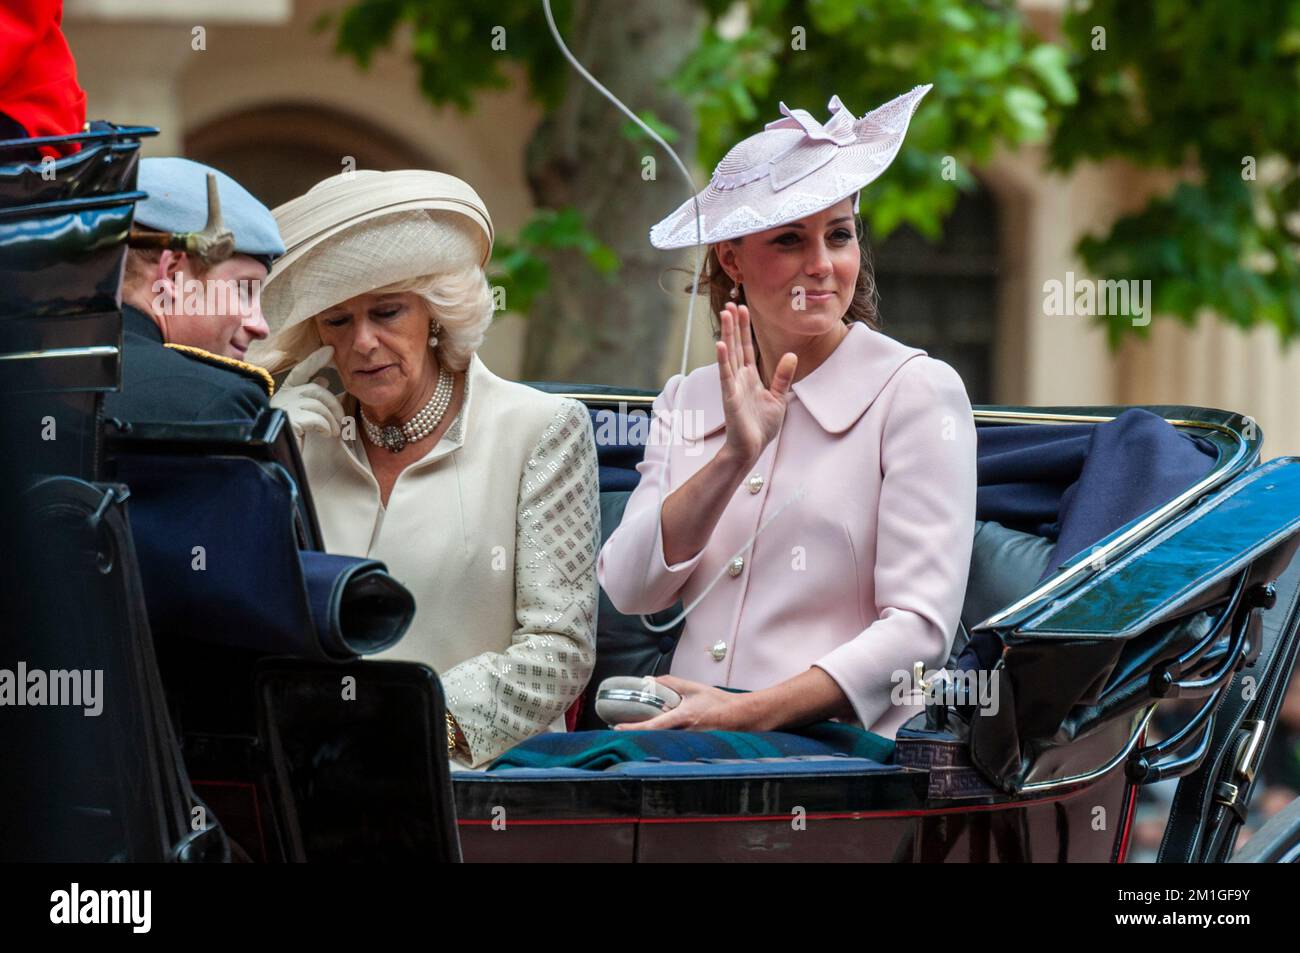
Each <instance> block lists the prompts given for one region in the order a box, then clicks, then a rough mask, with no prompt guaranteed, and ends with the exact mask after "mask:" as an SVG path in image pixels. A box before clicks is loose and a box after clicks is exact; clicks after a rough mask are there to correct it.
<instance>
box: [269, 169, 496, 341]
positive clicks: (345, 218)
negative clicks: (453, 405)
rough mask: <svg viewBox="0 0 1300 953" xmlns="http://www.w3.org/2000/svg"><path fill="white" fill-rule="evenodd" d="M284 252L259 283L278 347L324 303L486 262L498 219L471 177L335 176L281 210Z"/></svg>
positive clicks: (421, 173)
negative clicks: (469, 181)
mask: <svg viewBox="0 0 1300 953" xmlns="http://www.w3.org/2000/svg"><path fill="white" fill-rule="evenodd" d="M272 214H273V215H274V216H275V220H276V223H277V224H278V225H279V227H280V234H281V236H282V237H283V239H284V245H285V254H284V257H282V258H280V259H279V260H278V261H277V262H276V265H275V270H274V271H273V272H272V273H271V275H270V277H269V278H268V279H267V281H266V284H265V285H264V286H263V290H262V312H263V314H264V315H265V316H266V319H267V323H268V324H269V325H270V329H271V334H272V339H271V340H270V341H267V342H264V345H263V347H262V348H259V350H263V351H264V352H265V351H267V350H272V351H273V350H276V349H277V346H276V342H277V341H278V340H283V338H284V336H285V334H286V332H290V331H292V329H293V328H294V327H295V326H297V325H299V324H301V323H302V322H303V321H305V320H307V319H308V318H310V317H311V316H313V315H315V314H319V313H320V312H322V311H324V310H325V309H326V308H329V307H332V306H333V305H336V304H339V303H340V302H342V301H347V300H348V299H349V298H353V297H356V296H357V295H360V294H367V293H369V292H371V291H374V290H376V289H378V288H384V287H387V286H389V285H394V284H397V283H399V282H403V281H408V280H410V279H413V278H420V277H424V276H426V275H436V274H440V273H446V272H453V271H458V270H461V269H463V268H466V267H472V266H474V265H477V266H479V267H482V266H484V265H486V264H487V262H488V259H489V258H490V257H491V254H492V240H493V231H492V218H491V216H489V215H488V210H487V206H486V205H484V204H483V200H482V199H480V198H479V196H478V193H477V192H475V191H474V190H473V189H472V188H471V187H470V186H469V185H468V184H466V183H465V182H463V181H461V180H460V179H458V178H456V177H455V176H452V175H447V174H445V173H442V172H430V171H426V170H422V169H404V170H400V171H395V172H376V171H372V170H357V171H355V172H344V173H340V174H339V175H335V176H331V177H330V178H328V179H324V180H322V181H321V182H318V183H317V184H316V185H314V186H313V187H312V188H311V189H310V190H309V191H308V192H306V193H305V194H303V195H300V196H299V197H298V198H296V199H292V200H290V201H288V202H286V203H285V204H283V205H281V206H279V207H278V208H276V209H274V210H273V212H272Z"/></svg>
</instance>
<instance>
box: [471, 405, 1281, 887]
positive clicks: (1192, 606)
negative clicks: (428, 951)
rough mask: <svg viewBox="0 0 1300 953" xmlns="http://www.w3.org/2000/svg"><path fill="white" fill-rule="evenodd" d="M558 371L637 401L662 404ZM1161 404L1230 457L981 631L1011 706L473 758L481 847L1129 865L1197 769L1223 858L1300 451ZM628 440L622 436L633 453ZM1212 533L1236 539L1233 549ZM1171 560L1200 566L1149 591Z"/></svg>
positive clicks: (1272, 669) (1177, 840) (1187, 840)
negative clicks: (890, 722) (1138, 805)
mask: <svg viewBox="0 0 1300 953" xmlns="http://www.w3.org/2000/svg"><path fill="white" fill-rule="evenodd" d="M547 389H552V390H559V391H560V392H565V393H568V394H570V396H574V397H577V398H579V399H582V400H584V401H585V402H586V403H587V404H588V406H589V407H590V408H592V409H593V410H594V411H601V410H604V411H609V412H616V413H620V414H623V413H629V412H631V413H635V412H636V408H637V407H638V406H639V407H641V408H643V409H644V408H646V407H648V404H649V402H650V400H651V399H652V395H648V394H641V393H614V392H612V391H611V390H609V389H604V388H579V387H567V388H565V387H556V386H552V385H548V386H547ZM1126 409H1128V408H1118V407H1104V408H1013V407H977V408H976V409H975V416H976V421H977V425H978V426H979V427H981V428H983V427H996V426H1008V425H1024V424H1038V425H1047V426H1054V425H1055V426H1060V425H1065V426H1068V425H1077V424H1098V423H1103V422H1107V421H1109V420H1112V419H1114V418H1115V417H1117V416H1118V415H1119V414H1120V413H1122V412H1123V411H1125V410H1126ZM1145 409H1147V410H1149V411H1151V412H1153V413H1157V414H1159V415H1160V416H1162V417H1163V418H1164V419H1165V420H1166V421H1168V422H1169V423H1170V424H1171V425H1172V426H1175V427H1177V428H1178V429H1180V430H1182V431H1184V432H1186V433H1189V434H1194V435H1196V436H1197V437H1199V438H1202V439H1204V440H1207V441H1209V442H1210V443H1211V444H1213V446H1214V447H1215V451H1216V460H1215V463H1214V465H1213V467H1212V468H1211V470H1210V472H1209V473H1207V474H1206V475H1205V476H1204V477H1203V478H1202V479H1201V480H1199V481H1197V482H1196V484H1195V485H1193V486H1190V487H1188V488H1186V490H1185V491H1184V492H1182V493H1179V494H1178V495H1176V496H1175V497H1174V498H1172V499H1170V500H1168V501H1167V502H1166V503H1165V504H1164V505H1163V506H1161V507H1159V508H1157V509H1155V510H1153V511H1151V512H1148V513H1145V514H1143V516H1142V517H1141V518H1140V519H1137V520H1134V521H1132V522H1131V523H1129V524H1128V525H1126V526H1124V527H1121V528H1120V529H1119V530H1116V531H1115V532H1114V533H1112V534H1110V535H1109V536H1108V537H1106V538H1104V539H1102V540H1100V541H1099V542H1098V543H1097V545H1095V546H1094V547H1092V548H1091V549H1090V550H1089V551H1088V552H1086V553H1081V554H1079V555H1078V556H1077V557H1075V558H1073V559H1071V560H1068V561H1066V562H1065V563H1064V564H1063V565H1062V566H1061V567H1060V568H1059V569H1058V570H1057V571H1056V572H1055V573H1054V574H1053V575H1052V576H1050V577H1049V578H1047V579H1045V580H1043V581H1042V583H1041V584H1039V585H1037V586H1035V587H1033V590H1032V591H1031V592H1028V593H1027V594H1026V595H1024V596H1023V597H1022V598H1020V599H1018V600H1017V601H1016V602H1014V603H1013V604H1011V605H1008V606H1006V607H1004V608H1003V609H1002V610H1001V611H999V612H997V613H996V614H994V615H993V616H991V617H989V618H988V619H986V620H984V622H983V623H982V624H981V625H979V626H978V627H977V628H976V630H975V634H976V635H977V636H978V634H979V633H980V632H981V631H982V632H984V633H987V634H990V635H992V636H994V637H996V638H997V639H998V641H999V643H1000V644H1001V645H1002V646H1005V648H1004V649H1003V651H1002V654H1001V657H1000V658H999V660H998V662H997V670H998V672H999V674H1000V675H1001V676H1002V677H1003V678H1006V679H1007V680H1008V681H1007V682H1006V683H1004V684H1010V685H1012V686H1013V687H1014V689H1015V694H1016V697H1015V698H1014V699H1011V700H1010V701H1011V703H1010V704H1005V705H1004V706H1003V707H1002V709H1001V715H1002V717H1001V718H988V719H986V718H984V716H980V715H974V714H973V713H972V712H970V711H963V710H962V708H961V707H953V708H951V709H949V708H947V707H946V706H936V707H934V708H932V709H931V710H930V715H929V717H920V716H918V717H917V718H914V719H913V720H912V721H911V722H909V723H908V725H906V726H905V727H904V729H903V730H902V731H900V733H899V736H898V745H897V751H896V755H895V763H894V764H892V765H888V766H881V765H878V764H875V763H873V762H867V761H862V762H858V763H856V764H855V763H854V762H853V759H848V758H838V757H837V758H828V759H788V760H786V761H784V762H768V763H750V764H748V765H744V764H737V763H733V764H728V765H723V764H715V765H705V764H698V765H656V764H632V765H623V766H619V767H618V768H616V769H612V770H607V771H604V772H580V771H569V770H553V771H537V770H531V769H520V770H505V771H497V772H474V773H458V774H456V775H454V786H455V789H456V795H457V805H458V811H459V816H460V825H461V841H462V845H463V849H464V852H465V856H466V859H469V860H474V859H485V860H486V859H507V858H512V859H521V858H525V857H527V858H535V859H542V858H548V859H558V858H574V859H582V858H591V859H594V858H602V859H609V860H664V859H682V860H685V859H699V860H718V859H754V860H758V859H771V860H776V859H789V860H807V859H870V860H893V861H908V860H915V861H936V860H948V861H953V860H956V861H975V862H981V861H990V860H992V861H997V860H1004V861H1023V860H1035V861H1079V860H1086V861H1109V860H1122V859H1123V857H1124V856H1125V854H1126V851H1127V845H1128V836H1129V830H1130V825H1131V821H1132V812H1133V806H1134V804H1135V800H1136V794H1137V788H1138V786H1140V785H1141V784H1144V783H1151V782H1153V781H1157V780H1161V779H1164V778H1170V777H1180V776H1186V777H1185V778H1184V780H1183V782H1181V784H1180V787H1179V791H1178V795H1177V797H1176V800H1175V806H1174V810H1173V813H1172V814H1171V817H1170V820H1169V824H1168V830H1167V833H1166V837H1165V843H1164V845H1163V847H1162V852H1161V859H1163V860H1183V861H1196V860H1224V859H1227V857H1228V855H1229V854H1230V852H1231V848H1232V844H1233V842H1234V835H1235V833H1236V831H1237V829H1238V828H1239V825H1240V823H1241V821H1242V820H1243V819H1244V817H1245V805H1246V804H1247V803H1248V801H1249V795H1250V786H1251V784H1252V782H1253V779H1254V774H1255V769H1256V767H1257V765H1258V763H1259V759H1260V757H1261V754H1262V750H1263V748H1264V747H1265V746H1266V745H1267V742H1268V739H1269V737H1270V736H1271V732H1272V727H1273V724H1274V721H1275V719H1276V714H1277V708H1278V706H1279V705H1280V702H1281V698H1282V695H1283V693H1284V692H1285V689H1286V685H1287V682H1288V680H1289V676H1290V673H1291V671H1292V669H1293V668H1294V664H1295V659H1296V653H1297V649H1298V648H1300V635H1298V634H1297V626H1298V625H1300V617H1298V615H1297V601H1298V600H1300V564H1297V563H1295V562H1294V561H1293V560H1292V556H1293V555H1294V551H1295V548H1296V544H1297V536H1296V533H1297V530H1298V529H1300V484H1298V483H1297V482H1296V480H1297V477H1296V474H1297V473H1300V462H1297V461H1295V460H1291V459H1282V460H1276V461H1270V462H1269V463H1268V464H1266V465H1264V466H1263V467H1260V466H1259V465H1258V462H1259V450H1260V435H1259V432H1258V428H1257V427H1256V426H1255V425H1254V423H1253V421H1251V420H1249V419H1247V418H1243V417H1241V416H1240V415H1236V414H1232V413H1228V412H1223V411H1215V410H1207V409H1201V408H1188V407H1148V408H1145ZM602 454H605V450H604V448H602ZM626 454H627V450H626V448H616V449H615V450H614V451H612V452H611V453H609V454H605V455H607V456H609V457H610V458H611V461H610V462H611V463H614V464H621V465H624V466H627V465H629V464H634V462H635V454H633V455H632V458H631V459H629V458H628V457H627V455H626ZM620 455H622V459H617V458H618V457H619V456H620ZM604 478H605V474H604V473H602V479H604ZM1252 516H1257V517H1259V518H1255V519H1252V518H1251V517H1252ZM607 529H608V528H607ZM1207 536H1208V537H1209V538H1210V542H1211V543H1213V542H1214V541H1215V540H1217V541H1218V542H1219V543H1224V542H1227V541H1229V540H1230V541H1231V542H1230V544H1228V545H1224V546H1222V547H1221V550H1214V549H1213V547H1212V546H1211V547H1209V548H1207V545H1206V544H1207ZM1152 565H1164V566H1166V567H1170V569H1171V570H1172V571H1176V572H1180V573H1182V574H1183V575H1184V576H1186V577H1187V578H1186V579H1184V578H1181V577H1180V578H1177V579H1176V578H1174V576H1173V572H1172V571H1167V572H1164V573H1161V574H1159V575H1158V580H1159V581H1158V582H1157V583H1155V584H1152V585H1149V586H1147V587H1145V588H1141V587H1135V586H1133V585H1132V584H1131V580H1132V579H1133V578H1134V577H1135V576H1136V577H1139V578H1141V577H1144V575H1145V574H1147V569H1148V567H1150V566H1152ZM1067 610H1068V611H1072V612H1073V616H1071V617H1069V620H1068V625H1067V624H1064V623H1062V622H1061V621H1060V620H1061V619H1062V618H1063V617H1064V615H1065V613H1066V612H1067ZM664 648H665V649H666V648H667V646H665V647H664ZM619 651H620V652H621V655H622V657H625V658H630V657H632V656H634V655H635V654H636V653H634V652H633V653H629V652H628V650H627V647H626V646H620V647H619ZM640 664H641V668H640V670H638V671H637V672H636V674H645V673H647V672H648V671H651V670H652V669H653V667H654V666H653V664H652V663H647V662H646V661H645V653H644V651H643V652H642V660H641V663H640ZM1071 691H1072V692H1073V694H1068V693H1069V692H1071ZM1067 695H1068V698H1067V699H1066V700H1065V701H1064V702H1063V701H1062V698H1064V697H1065V696H1067ZM1179 697H1181V698H1187V699H1200V700H1201V701H1199V702H1198V703H1197V704H1198V705H1199V707H1198V708H1197V709H1196V710H1195V712H1193V713H1191V714H1189V716H1188V717H1187V719H1186V723H1185V724H1184V726H1183V730H1182V731H1178V732H1175V733H1174V734H1173V735H1171V736H1170V737H1167V738H1165V739H1162V740H1161V741H1160V742H1159V743H1152V744H1148V743H1146V737H1145V734H1146V728H1147V724H1148V722H1149V720H1150V717H1151V714H1152V711H1153V709H1154V706H1155V704H1156V703H1157V702H1158V701H1160V700H1162V699H1170V700H1172V699H1174V698H1179ZM940 711H942V713H943V714H942V715H940ZM512 818H513V819H514V820H515V821H517V822H519V823H517V824H516V826H515V827H514V828H513V829H512V828H511V827H510V820H511V819H512Z"/></svg>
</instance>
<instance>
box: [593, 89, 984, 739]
mask: <svg viewBox="0 0 1300 953" xmlns="http://www.w3.org/2000/svg"><path fill="white" fill-rule="evenodd" d="M928 90H929V87H928V86H923V87H918V88H916V89H914V90H912V91H911V92H910V93H906V94H904V95H902V96H900V97H898V98H897V99H895V100H892V101H891V102H889V103H887V104H885V105H884V106H881V107H880V108H879V109H876V110H874V111H873V112H871V113H868V114H867V115H866V116H863V117H862V118H860V119H859V118H855V117H854V115H853V114H852V113H851V112H849V110H848V109H846V108H845V107H844V105H843V104H842V103H841V102H840V100H839V98H838V97H835V98H833V99H831V101H830V109H831V116H830V119H829V120H828V121H827V122H826V123H825V125H823V124H822V123H819V122H818V121H817V120H816V119H814V118H813V117H812V116H811V115H809V114H808V113H807V112H805V111H803V110H799V109H796V110H793V111H792V110H789V109H787V108H786V107H785V105H784V104H782V106H781V109H782V112H783V113H784V118H782V119H779V120H777V121H776V122H773V123H770V124H769V125H768V126H767V128H766V129H765V130H763V131H762V132H760V133H758V134H756V135H754V136H751V137H750V138H748V139H746V140H744V141H743V142H741V143H739V144H738V145H737V146H735V147H734V148H733V149H732V150H731V151H730V152H729V153H728V154H727V155H726V157H725V158H723V160H722V162H721V163H720V164H719V165H718V168H717V170H716V171H715V172H714V174H713V177H712V180H711V181H710V183H709V186H708V188H706V189H705V190H704V191H703V192H702V193H700V195H698V196H697V197H696V198H694V199H692V200H690V201H688V202H686V203H685V204H684V205H683V206H682V207H681V208H679V209H678V210H677V211H676V212H674V213H673V214H672V215H670V216H668V218H666V219H664V221H663V222H661V223H659V224H658V225H656V226H655V227H654V229H653V230H652V231H651V233H650V240H651V242H652V243H653V244H654V245H655V246H656V247H658V248H681V247H685V246H688V245H694V244H705V245H708V246H709V248H708V258H707V269H706V274H705V285H706V287H707V290H708V293H709V295H710V299H711V302H712V305H713V309H714V311H715V312H718V313H719V316H720V321H721V329H720V339H719V341H718V342H717V363H716V364H711V365H709V366H707V367H703V368H700V369H699V370H696V371H694V372H693V373H691V374H689V375H687V376H685V377H682V376H680V375H679V376H676V377H673V378H672V379H671V380H669V381H668V383H667V385H665V387H664V390H663V393H661V394H660V395H659V397H658V399H657V400H656V401H655V414H654V421H655V422H654V424H652V427H651V433H650V436H649V440H648V444H647V448H646V453H645V458H644V460H643V462H642V463H641V464H640V466H639V467H638V469H639V471H640V473H641V479H640V482H639V483H638V485H637V487H636V490H635V491H634V492H633V494H632V496H631V498H630V499H629V500H628V504H627V509H626V511H625V513H624V516H623V520H622V522H621V523H620V525H619V528H618V529H617V530H616V531H615V532H614V533H613V534H612V535H611V536H610V538H609V540H608V541H607V542H606V544H605V546H604V548H603V550H602V551H601V555H600V560H599V563H598V570H597V571H598V576H599V579H600V581H601V584H602V585H603V586H604V587H605V590H606V592H607V594H608V595H609V597H610V599H611V601H612V602H613V603H614V605H615V606H617V607H618V608H619V609H621V610H622V611H624V612H639V613H652V612H657V611H660V610H662V609H665V608H667V607H668V606H671V605H672V604H673V603H674V602H675V601H676V600H677V599H679V598H680V599H682V600H683V601H684V602H685V604H686V606H687V616H686V627H685V630H684V631H683V634H682V636H681V639H680V641H679V642H678V644H677V648H676V651H675V654H674V656H673V661H672V667H671V670H670V672H671V674H670V675H669V676H665V677H663V678H662V679H661V680H662V681H663V682H664V683H665V684H667V685H668V686H669V687H671V688H672V689H674V690H675V691H677V692H678V693H679V694H680V695H681V696H682V698H683V700H682V702H681V704H680V705H679V706H678V707H676V708H674V709H672V710H671V711H669V712H666V713H665V714H662V715H659V716H657V717H655V718H653V719H651V720H649V721H646V722H642V723H640V724H636V725H627V726H620V727H627V728H642V729H644V728H650V729H656V728H719V729H731V730H750V731H761V730H774V729H778V728H783V727H792V726H798V725H801V724H807V723H809V722H813V721H817V720H819V719H824V718H841V719H847V720H852V721H856V722H857V723H858V724H860V725H861V726H862V727H864V728H867V729H870V730H872V731H874V732H876V733H877V734H878V735H881V736H883V737H884V738H885V739H892V738H893V737H894V735H895V733H896V731H897V730H898V728H899V726H900V725H902V723H903V722H904V721H906V720H907V719H908V718H909V717H910V716H911V715H913V714H915V713H916V712H917V711H918V710H919V708H918V707H916V704H915V703H914V701H913V698H912V693H911V691H910V688H911V682H910V677H911V672H912V669H913V665H914V663H916V662H917V661H920V662H923V663H924V665H925V667H926V668H927V669H934V668H937V667H940V666H941V665H942V663H943V661H944V659H945V658H946V657H947V655H948V652H949V650H950V648H951V646H952V641H953V637H954V634H955V632H956V630H957V625H958V621H959V618H960V613H961V607H962V600H963V596H964V594H965V589H966V577H967V572H968V569H969V565H970V555H971V546H972V540H973V536H974V528H975V526H974V524H975V485H976V478H975V427H974V421H973V418H972V414H971V406H970V402H969V400H968V398H967V396H966V390H965V388H964V386H963V385H962V382H961V379H960V378H959V377H958V376H957V374H956V372H955V371H954V370H953V369H952V368H951V367H949V366H948V365H947V364H945V363H943V362H941V361H938V360H935V359H933V358H931V357H929V356H927V355H926V354H925V352H924V351H921V350H918V349H916V348H912V347H908V346H906V345H905V344H902V343H900V342H898V341H895V340H893V339H892V338H890V337H887V336H886V335H884V334H882V333H881V332H880V330H879V325H878V322H877V321H876V313H875V306H874V302H873V300H872V297H873V296H872V287H871V286H872V283H871V281H870V273H869V270H868V268H869V265H868V263H867V261H866V258H865V254H864V251H863V249H862V246H861V244H860V240H859V236H858V234H857V230H856V221H855V219H856V216H855V211H856V205H857V193H858V191H859V190H860V189H861V188H863V186H865V185H867V184H868V183H869V182H871V181H872V180H873V179H875V178H876V177H877V176H879V175H880V174H881V173H882V172H884V170H885V169H886V168H887V167H888V165H889V164H890V162H892V161H893V159H894V157H895V155H896V154H897V153H898V150H899V147H900V146H901V145H902V141H903V136H904V133H905V132H906V130H907V126H908V123H909V121H910V119H911V116H912V113H913V111H914V110H915V109H916V106H917V103H918V102H919V101H920V99H921V97H922V96H924V95H925V93H926V92H927V91H928ZM677 422H691V423H697V425H696V426H694V427H693V428H692V429H691V430H683V431H682V432H681V433H676V432H672V431H673V429H674V427H676V425H677ZM714 686H724V687H729V688H738V689H745V690H747V691H746V692H744V693H735V692H726V691H721V690H720V689H719V688H717V687H714ZM901 689H909V690H908V691H902V690H901Z"/></svg>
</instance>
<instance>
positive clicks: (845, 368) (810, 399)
mask: <svg viewBox="0 0 1300 953" xmlns="http://www.w3.org/2000/svg"><path fill="white" fill-rule="evenodd" d="M925 353H926V352H925V351H923V350H921V349H920V348H915V347H908V346H907V345H906V344H901V343H899V342H898V341H895V340H894V339H893V338H891V337H889V336H888V335H886V334H882V333H881V332H879V331H873V330H872V329H871V328H869V327H867V326H866V325H865V324H863V323H862V322H860V321H855V322H853V323H852V324H851V325H850V326H849V333H848V334H846V335H845V336H844V340H843V341H841V342H840V344H839V347H837V348H836V349H835V350H834V351H832V352H831V355H830V357H828V358H826V360H825V361H823V362H822V364H821V366H820V367H818V368H817V369H816V370H815V371H813V372H812V373H811V374H809V375H808V376H807V377H805V378H803V379H801V380H799V381H796V382H795V384H794V386H793V388H792V389H793V390H794V399H795V400H798V401H800V402H801V403H802V404H803V405H804V407H806V408H807V409H808V413H809V414H810V415H811V416H812V418H813V420H815V421H817V423H818V425H819V426H820V427H821V428H822V429H823V430H825V431H826V432H827V433H843V432H844V431H846V430H848V429H849V428H850V427H852V426H853V425H854V424H855V423H857V421H858V418H859V417H861V416H862V415H863V414H865V413H866V412H867V409H868V408H869V407H870V406H871V405H872V404H873V403H874V402H875V400H876V398H877V397H879V396H880V392H881V391H882V390H884V389H885V385H886V384H888V383H889V381H890V379H892V378H893V376H894V375H895V374H896V373H897V372H898V369H899V368H901V367H902V366H903V365H904V364H906V363H907V362H908V361H910V360H911V359H912V358H914V357H921V356H923V355H924V354H925ZM680 406H681V407H682V408H683V409H689V410H692V411H694V412H695V414H694V419H695V421H696V422H697V426H695V427H693V428H691V430H692V431H694V432H687V433H686V437H687V438H688V439H698V438H701V437H707V436H709V435H710V434H713V433H715V432H717V431H718V430H721V429H722V427H723V424H724V419H723V413H722V400H721V398H720V391H719V383H718V365H716V364H710V365H709V366H708V367H703V368H700V369H699V370H698V371H695V372H694V373H693V374H691V375H690V376H688V377H687V378H686V380H685V381H684V382H683V384H682V389H681V404H680Z"/></svg>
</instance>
